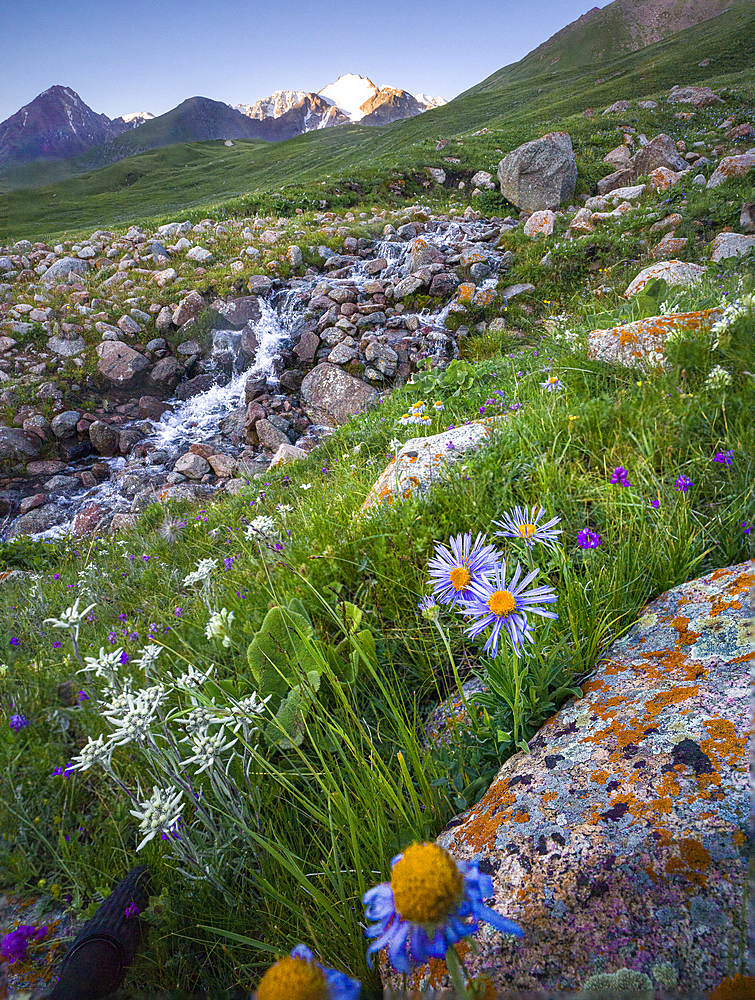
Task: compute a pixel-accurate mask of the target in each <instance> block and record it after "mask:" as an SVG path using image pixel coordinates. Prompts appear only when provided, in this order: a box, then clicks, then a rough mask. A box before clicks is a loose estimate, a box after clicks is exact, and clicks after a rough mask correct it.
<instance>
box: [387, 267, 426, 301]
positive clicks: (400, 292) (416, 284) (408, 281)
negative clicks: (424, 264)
mask: <svg viewBox="0 0 755 1000" xmlns="http://www.w3.org/2000/svg"><path fill="white" fill-rule="evenodd" d="M428 284H429V281H428V278H427V275H425V274H423V273H422V272H420V273H418V274H410V275H408V276H407V277H406V278H403V279H402V280H401V281H399V283H398V284H397V285H396V287H395V288H394V290H393V295H394V298H397V299H405V298H406V296H407V295H414V294H415V292H419V291H420V290H421V289H423V288H427V286H428Z"/></svg>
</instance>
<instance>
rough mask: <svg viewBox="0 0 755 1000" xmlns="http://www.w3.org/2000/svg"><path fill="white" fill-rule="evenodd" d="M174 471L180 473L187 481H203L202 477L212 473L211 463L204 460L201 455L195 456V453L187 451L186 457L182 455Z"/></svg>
mask: <svg viewBox="0 0 755 1000" xmlns="http://www.w3.org/2000/svg"><path fill="white" fill-rule="evenodd" d="M173 471H174V472H180V473H181V475H182V476H186V478H187V479H201V478H202V476H205V475H207V473H208V472H209V471H210V463H209V462H208V461H207V459H206V458H202V456H201V455H195V454H194V453H193V452H191V451H187V452H186V454H185V455H181V457H180V458H179V459H178V460H177V461H176V464H175V465H174V466H173Z"/></svg>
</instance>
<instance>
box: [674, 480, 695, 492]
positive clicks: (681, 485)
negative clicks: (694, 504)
mask: <svg viewBox="0 0 755 1000" xmlns="http://www.w3.org/2000/svg"><path fill="white" fill-rule="evenodd" d="M694 485H695V484H694V483H693V482H692V480H691V479H689V478H688V477H687V476H679V478H678V479H677V480H676V482H675V483H674V486H675V487H676V488H677V489H678V490H680V491H681V492H682V493H686V492H687V490H688V489H689V488H690V486H694Z"/></svg>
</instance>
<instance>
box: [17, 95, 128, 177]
mask: <svg viewBox="0 0 755 1000" xmlns="http://www.w3.org/2000/svg"><path fill="white" fill-rule="evenodd" d="M131 127H132V126H131V124H130V123H128V122H126V121H124V119H123V118H116V119H115V120H112V121H111V119H110V118H108V117H107V115H98V114H96V112H94V111H92V109H91V108H90V107H89V106H88V105H87V104H85V103H84V102H83V101H82V99H81V98H80V97H79V95H78V94H77V93H76V92H75V91H73V90H71V88H70V87H61V86H55V87H50V88H49V89H48V90H45V91H44V92H43V93H41V94H39V96H38V97H35V98H34V100H33V101H31V102H30V103H29V104H25V105H24V107H22V108H21V109H20V110H19V111H17V112H16V113H15V115H11V117H10V118H8V119H6V121H4V122H2V124H0V163H8V162H16V163H28V162H29V161H30V160H36V159H39V158H45V159H62V158H64V157H68V156H76V155H78V154H79V153H84V152H86V151H87V150H89V149H91V148H92V147H93V146H98V145H100V144H101V143H103V142H107V140H108V139H113V138H115V137H116V136H118V135H120V134H121V133H122V132H125V131H126V130H127V129H129V128H131Z"/></svg>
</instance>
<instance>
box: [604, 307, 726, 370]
mask: <svg viewBox="0 0 755 1000" xmlns="http://www.w3.org/2000/svg"><path fill="white" fill-rule="evenodd" d="M720 318H721V310H720V309H705V310H702V311H699V312H689V313H671V314H669V315H666V316H648V317H647V318H645V319H639V320H635V321H634V322H633V323H623V324H621V325H620V326H613V327H611V328H610V329H609V330H593V331H592V332H591V333H589V334H588V335H587V353H588V355H589V357H590V358H594V359H595V360H597V361H607V362H609V363H611V364H620V365H626V366H627V368H637V367H639V368H644V369H646V370H648V371H652V370H657V369H658V368H659V367H661V366H662V365H663V364H664V361H665V358H666V340H667V338H668V335H669V334H670V333H671V332H672V330H676V329H681V330H694V331H696V332H698V331H699V332H702V331H704V330H710V328H711V326H712V325H713V323H715V322H716V320H718V319H720Z"/></svg>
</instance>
